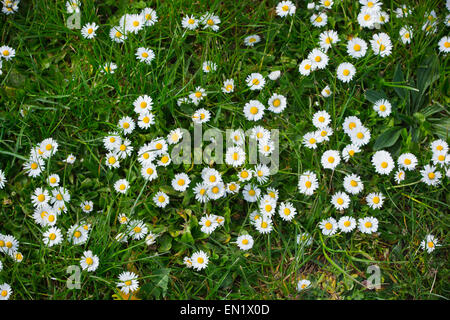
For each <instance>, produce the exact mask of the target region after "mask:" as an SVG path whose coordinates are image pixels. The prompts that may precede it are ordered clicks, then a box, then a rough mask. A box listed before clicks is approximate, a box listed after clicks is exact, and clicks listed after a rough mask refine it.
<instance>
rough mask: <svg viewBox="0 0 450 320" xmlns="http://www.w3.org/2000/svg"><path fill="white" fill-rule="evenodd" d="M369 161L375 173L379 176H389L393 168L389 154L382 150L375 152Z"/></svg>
mask: <svg viewBox="0 0 450 320" xmlns="http://www.w3.org/2000/svg"><path fill="white" fill-rule="evenodd" d="M371 161H372V164H373V166H374V167H375V171H376V172H377V173H379V174H389V173H391V171H392V170H393V169H394V167H395V163H394V160H393V159H392V157H391V154H390V153H389V152H387V151H384V150H380V151H377V152H375V154H374V155H373V156H372V160H371Z"/></svg>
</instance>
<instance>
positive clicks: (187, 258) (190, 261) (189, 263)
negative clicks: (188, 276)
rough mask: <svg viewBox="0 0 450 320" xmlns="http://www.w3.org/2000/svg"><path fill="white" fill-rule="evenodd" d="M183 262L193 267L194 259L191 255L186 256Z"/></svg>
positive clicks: (188, 266)
mask: <svg viewBox="0 0 450 320" xmlns="http://www.w3.org/2000/svg"><path fill="white" fill-rule="evenodd" d="M183 263H184V265H185V266H186V267H187V268H192V259H191V257H184V259H183Z"/></svg>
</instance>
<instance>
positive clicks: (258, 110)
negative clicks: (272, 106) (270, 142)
mask: <svg viewBox="0 0 450 320" xmlns="http://www.w3.org/2000/svg"><path fill="white" fill-rule="evenodd" d="M264 109H265V107H264V105H263V104H262V103H261V102H259V101H258V100H250V101H249V102H247V103H246V104H245V105H244V110H243V111H244V115H245V118H247V120H249V121H258V120H261V119H262V117H263V115H264Z"/></svg>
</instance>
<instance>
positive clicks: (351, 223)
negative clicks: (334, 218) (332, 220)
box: [338, 216, 356, 233]
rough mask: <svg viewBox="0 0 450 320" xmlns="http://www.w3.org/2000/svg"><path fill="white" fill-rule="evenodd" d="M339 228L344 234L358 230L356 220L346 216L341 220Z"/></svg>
mask: <svg viewBox="0 0 450 320" xmlns="http://www.w3.org/2000/svg"><path fill="white" fill-rule="evenodd" d="M338 226H339V229H340V230H341V231H342V232H345V233H348V232H351V231H353V230H354V229H355V228H356V220H355V219H354V218H352V217H349V216H344V217H341V218H340V219H339V221H338Z"/></svg>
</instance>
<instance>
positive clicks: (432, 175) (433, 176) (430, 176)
mask: <svg viewBox="0 0 450 320" xmlns="http://www.w3.org/2000/svg"><path fill="white" fill-rule="evenodd" d="M435 177H436V175H435V174H434V172H430V173H429V174H428V178H430V179H431V180H433V179H434V178H435Z"/></svg>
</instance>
